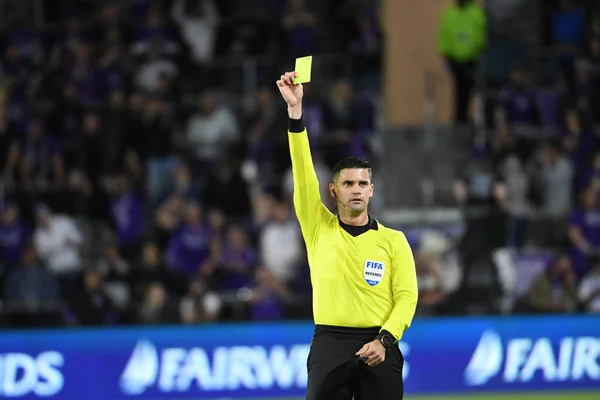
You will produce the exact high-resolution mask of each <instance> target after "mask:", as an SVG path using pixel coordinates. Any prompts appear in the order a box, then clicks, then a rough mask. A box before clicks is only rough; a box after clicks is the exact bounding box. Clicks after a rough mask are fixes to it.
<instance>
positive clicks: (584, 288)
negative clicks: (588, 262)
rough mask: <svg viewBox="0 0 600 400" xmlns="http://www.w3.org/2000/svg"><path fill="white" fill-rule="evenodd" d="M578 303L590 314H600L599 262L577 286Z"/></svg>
mask: <svg viewBox="0 0 600 400" xmlns="http://www.w3.org/2000/svg"><path fill="white" fill-rule="evenodd" d="M579 301H581V303H582V304H583V306H584V308H585V310H586V311H587V312H590V313H600V260H597V261H596V263H595V264H594V268H593V269H592V270H591V271H590V272H589V273H588V274H587V275H586V276H585V278H583V280H582V281H581V284H580V285H579Z"/></svg>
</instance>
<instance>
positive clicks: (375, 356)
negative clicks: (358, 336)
mask: <svg viewBox="0 0 600 400" xmlns="http://www.w3.org/2000/svg"><path fill="white" fill-rule="evenodd" d="M356 355H357V356H358V357H360V358H365V363H366V364H367V365H368V366H369V367H376V366H378V365H379V364H381V363H382V362H384V361H385V347H383V344H381V342H380V341H379V340H373V341H372V342H369V343H367V344H365V345H364V346H363V347H362V348H361V349H360V350H359V351H357V352H356Z"/></svg>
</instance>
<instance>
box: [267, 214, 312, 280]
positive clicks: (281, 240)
mask: <svg viewBox="0 0 600 400" xmlns="http://www.w3.org/2000/svg"><path fill="white" fill-rule="evenodd" d="M260 251H261V255H262V262H263V264H264V266H265V267H266V268H267V269H268V270H269V271H271V273H272V274H273V275H274V276H275V277H276V278H277V279H279V280H280V281H281V282H283V283H285V284H287V283H289V282H290V281H291V280H292V279H294V278H295V277H296V272H297V271H296V267H297V266H298V264H299V262H300V261H301V260H302V251H303V247H302V239H301V235H300V227H299V225H298V223H297V222H296V221H295V220H293V219H292V218H291V211H290V207H289V206H288V204H287V203H285V202H281V203H278V204H277V205H276V206H275V207H274V209H273V219H272V220H271V221H270V222H268V223H267V225H266V226H265V228H264V229H263V231H262V234H261V237H260Z"/></svg>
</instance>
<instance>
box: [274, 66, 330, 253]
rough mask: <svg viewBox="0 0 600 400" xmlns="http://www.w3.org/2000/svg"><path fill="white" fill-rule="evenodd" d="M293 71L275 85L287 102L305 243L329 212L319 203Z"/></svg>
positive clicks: (299, 87)
mask: <svg viewBox="0 0 600 400" xmlns="http://www.w3.org/2000/svg"><path fill="white" fill-rule="evenodd" d="M295 77H296V74H295V73H294V72H287V73H286V74H285V75H281V78H280V79H279V80H278V81H277V87H278V88H279V91H280V92H281V95H282V96H283V99H284V100H285V101H286V103H287V105H288V117H289V129H288V138H289V144H290V155H291V158H292V174H293V178H294V208H295V210H296V215H297V217H298V221H299V222H300V227H301V228H302V235H303V236H304V240H305V241H306V242H307V245H308V246H310V245H312V244H313V243H314V241H315V238H316V235H317V232H318V229H319V226H320V224H321V223H322V222H323V221H324V219H326V218H329V217H332V216H333V215H332V214H331V213H330V212H329V210H328V209H327V208H326V207H325V205H323V203H322V202H321V193H320V191H319V181H318V180H317V174H316V172H315V168H314V165H313V161H312V157H311V154H310V145H309V143H308V133H307V132H306V128H305V126H304V121H303V119H302V96H303V89H302V85H301V84H294V78H295Z"/></svg>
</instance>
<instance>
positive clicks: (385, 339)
mask: <svg viewBox="0 0 600 400" xmlns="http://www.w3.org/2000/svg"><path fill="white" fill-rule="evenodd" d="M381 343H383V345H384V346H385V347H388V346H391V345H392V339H390V337H389V336H383V337H382V338H381Z"/></svg>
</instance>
